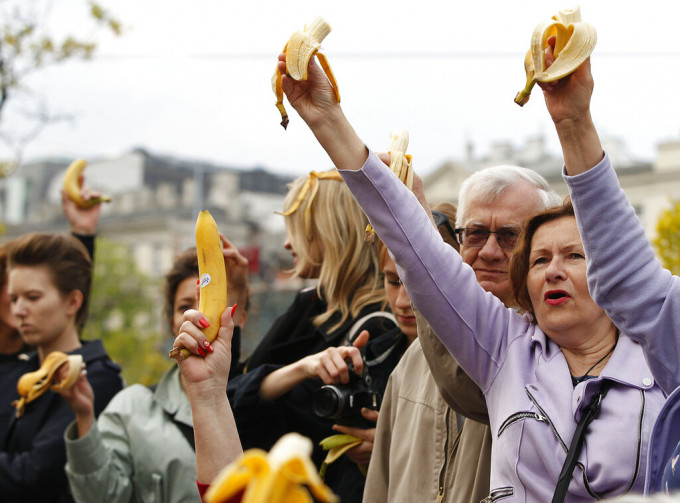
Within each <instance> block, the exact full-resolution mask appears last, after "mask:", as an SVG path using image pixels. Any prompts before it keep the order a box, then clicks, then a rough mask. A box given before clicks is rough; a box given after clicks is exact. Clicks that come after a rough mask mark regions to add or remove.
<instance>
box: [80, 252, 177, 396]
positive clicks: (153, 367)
mask: <svg viewBox="0 0 680 503" xmlns="http://www.w3.org/2000/svg"><path fill="white" fill-rule="evenodd" d="M160 288H161V285H160V282H159V281H153V280H151V279H149V278H148V277H146V276H145V275H144V274H142V273H140V272H139V271H138V270H137V267H136V265H135V261H134V258H133V257H132V253H131V252H130V250H129V248H127V247H126V246H125V245H122V244H119V243H112V242H110V241H106V240H102V239H98V240H97V247H96V252H95V271H94V279H93V284H92V292H91V295H90V311H89V316H88V320H87V323H86V325H85V329H84V332H83V336H84V337H85V338H86V339H101V340H102V341H103V342H104V345H105V346H106V349H107V351H108V352H109V355H110V356H111V358H112V359H113V360H114V361H115V362H116V363H118V364H119V365H121V366H122V367H123V377H124V378H125V381H126V382H127V383H128V384H133V383H141V384H145V385H148V384H152V383H154V382H156V381H158V378H159V377H160V375H161V374H162V373H163V372H164V371H165V370H167V369H168V368H169V367H170V366H171V365H172V363H173V362H172V361H171V360H170V359H168V357H167V348H166V347H165V345H164V344H163V342H164V341H163V339H164V336H162V335H161V321H160V319H159V318H160V316H159V313H160V312H161V304H160V302H161V301H159V300H158V299H159V297H160Z"/></svg>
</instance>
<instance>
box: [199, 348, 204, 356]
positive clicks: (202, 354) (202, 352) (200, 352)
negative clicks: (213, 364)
mask: <svg viewBox="0 0 680 503" xmlns="http://www.w3.org/2000/svg"><path fill="white" fill-rule="evenodd" d="M198 352H199V354H200V355H201V356H205V351H203V350H202V349H201V348H198Z"/></svg>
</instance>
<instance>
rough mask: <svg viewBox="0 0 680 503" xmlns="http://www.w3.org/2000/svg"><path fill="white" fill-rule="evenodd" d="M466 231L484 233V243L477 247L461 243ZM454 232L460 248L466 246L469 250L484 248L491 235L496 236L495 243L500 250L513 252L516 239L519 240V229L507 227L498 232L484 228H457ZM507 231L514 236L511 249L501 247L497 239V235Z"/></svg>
mask: <svg viewBox="0 0 680 503" xmlns="http://www.w3.org/2000/svg"><path fill="white" fill-rule="evenodd" d="M467 230H476V231H484V232H485V233H486V238H485V239H484V242H483V243H482V244H478V245H469V244H465V243H463V233H464V232H465V231H467ZM455 231H456V236H458V243H459V244H460V245H461V246H467V247H469V248H482V247H484V245H485V244H486V243H487V242H488V241H489V236H491V234H496V243H498V246H499V247H500V248H503V249H504V250H514V249H515V246H517V239H519V235H520V233H521V229H518V228H516V227H508V228H505V229H501V230H498V231H492V230H489V229H487V228H486V227H457V228H456V229H455ZM508 231H511V232H514V233H515V234H516V236H515V243H514V244H513V245H512V246H511V247H508V246H503V245H502V244H501V240H500V239H498V236H499V235H503V233H504V232H508Z"/></svg>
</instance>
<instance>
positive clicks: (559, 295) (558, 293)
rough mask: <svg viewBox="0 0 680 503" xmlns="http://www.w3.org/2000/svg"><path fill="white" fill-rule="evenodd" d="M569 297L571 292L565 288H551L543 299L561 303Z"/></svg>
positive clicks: (551, 302)
mask: <svg viewBox="0 0 680 503" xmlns="http://www.w3.org/2000/svg"><path fill="white" fill-rule="evenodd" d="M568 298H569V294H568V293H567V292H565V291H564V290H551V291H549V292H546V293H545V295H544V296H543V299H544V300H545V301H546V302H547V303H548V304H560V303H561V302H564V301H565V300H567V299H568Z"/></svg>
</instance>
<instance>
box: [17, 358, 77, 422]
mask: <svg viewBox="0 0 680 503" xmlns="http://www.w3.org/2000/svg"><path fill="white" fill-rule="evenodd" d="M64 364H66V365H68V374H67V375H66V377H65V378H64V379H62V380H61V381H59V382H56V383H54V382H53V379H54V376H55V374H56V373H57V370H59V367H61V366H62V365H64ZM82 367H83V357H82V355H67V354H66V353H62V352H61V351H53V352H51V353H50V354H49V355H47V356H46V357H45V360H43V362H42V365H41V366H40V368H39V369H38V370H36V371H35V372H29V373H27V374H24V375H22V376H21V377H20V378H19V381H18V382H17V391H18V392H19V399H18V400H15V401H14V402H12V405H14V407H15V408H16V409H17V411H16V416H17V417H21V416H22V415H23V413H24V407H25V406H26V404H28V403H31V402H32V401H33V400H35V399H36V398H39V397H40V396H42V395H43V393H45V392H46V391H47V390H48V389H53V390H61V389H68V388H70V387H71V386H73V385H74V384H75V383H76V381H77V380H78V376H79V375H80V371H81V370H82Z"/></svg>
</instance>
